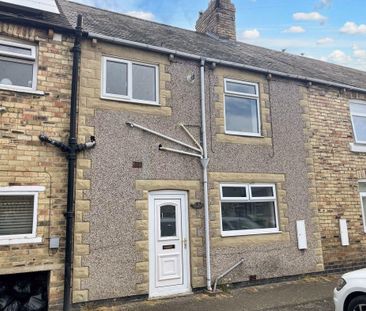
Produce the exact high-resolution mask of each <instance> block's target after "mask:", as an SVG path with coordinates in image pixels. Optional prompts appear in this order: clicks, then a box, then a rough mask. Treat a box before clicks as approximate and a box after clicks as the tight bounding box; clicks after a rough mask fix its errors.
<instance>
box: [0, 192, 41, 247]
mask: <svg viewBox="0 0 366 311" xmlns="http://www.w3.org/2000/svg"><path fill="white" fill-rule="evenodd" d="M44 189H45V188H44V187H40V186H14V187H0V245H10V244H22V243H40V242H42V238H40V237H37V210H38V194H39V192H41V191H44Z"/></svg>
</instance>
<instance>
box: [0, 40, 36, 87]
mask: <svg viewBox="0 0 366 311" xmlns="http://www.w3.org/2000/svg"><path fill="white" fill-rule="evenodd" d="M0 44H3V45H8V46H13V47H18V48H24V49H29V50H30V51H31V55H24V54H20V53H16V52H7V51H2V50H1V49H0V60H4V61H9V62H13V63H20V64H28V65H32V66H33V73H32V87H27V86H21V85H7V84H0V89H6V90H14V91H25V92H27V91H36V90H37V74H38V64H37V48H36V46H34V45H28V44H23V43H18V42H13V41H7V40H3V39H1V38H0Z"/></svg>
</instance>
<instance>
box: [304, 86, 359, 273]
mask: <svg viewBox="0 0 366 311" xmlns="http://www.w3.org/2000/svg"><path fill="white" fill-rule="evenodd" d="M307 94H308V95H307V96H308V98H307V100H308V115H309V122H310V123H309V125H310V131H309V134H310V140H309V142H310V144H311V147H312V154H313V169H314V181H315V195H316V201H317V207H318V214H319V224H320V226H321V241H322V246H323V256H324V264H325V269H332V270H333V269H339V268H347V267H348V268H357V267H364V266H365V264H366V255H365V245H366V237H365V233H364V229H363V222H362V213H361V202H360V198H359V190H358V181H359V180H360V179H364V178H365V176H366V175H365V169H366V155H365V154H364V153H353V152H351V151H350V145H349V144H350V143H353V142H354V138H353V133H352V124H351V117H350V112H349V99H351V98H357V99H359V100H366V95H365V94H356V93H350V92H344V91H340V90H337V89H332V88H325V87H322V88H320V87H312V88H310V89H309V90H308V92H307ZM341 218H343V219H346V220H347V224H348V231H349V238H350V245H349V246H341V241H340V231H339V219H341Z"/></svg>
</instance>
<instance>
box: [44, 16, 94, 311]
mask: <svg viewBox="0 0 366 311" xmlns="http://www.w3.org/2000/svg"><path fill="white" fill-rule="evenodd" d="M82 21H83V19H82V16H81V15H78V19H77V26H76V29H75V30H74V34H75V41H74V47H73V48H72V50H71V51H72V52H73V64H72V81H71V103H70V136H69V143H68V145H66V144H65V143H63V142H60V141H56V140H52V139H50V138H48V137H47V136H46V135H39V139H40V140H41V141H42V142H45V143H48V144H51V145H53V146H55V147H57V148H59V149H60V150H61V151H63V152H65V153H66V155H67V159H68V179H67V208H66V213H65V217H66V242H65V280H64V306H63V310H64V311H70V310H71V303H72V302H71V276H72V257H73V256H72V254H73V236H74V214H75V212H74V198H75V189H74V185H75V164H76V159H77V153H78V152H80V151H83V150H87V149H90V148H93V147H94V146H95V144H96V143H95V138H94V137H93V136H92V137H90V140H91V141H90V142H88V143H86V144H78V143H77V137H76V127H77V104H78V101H77V99H78V98H77V96H78V83H79V64H80V55H81V40H82V38H83V31H82Z"/></svg>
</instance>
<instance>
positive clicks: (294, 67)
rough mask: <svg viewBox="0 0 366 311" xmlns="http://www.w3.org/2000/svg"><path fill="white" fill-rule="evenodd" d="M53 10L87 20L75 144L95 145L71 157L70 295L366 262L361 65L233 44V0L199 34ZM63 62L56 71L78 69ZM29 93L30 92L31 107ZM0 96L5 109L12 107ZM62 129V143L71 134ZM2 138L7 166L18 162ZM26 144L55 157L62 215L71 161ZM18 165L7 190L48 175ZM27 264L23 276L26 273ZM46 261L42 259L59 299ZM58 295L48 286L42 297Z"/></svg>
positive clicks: (209, 15)
mask: <svg viewBox="0 0 366 311" xmlns="http://www.w3.org/2000/svg"><path fill="white" fill-rule="evenodd" d="M57 3H58V9H59V11H60V14H61V16H62V17H63V18H65V19H67V23H68V25H70V27H71V28H72V27H75V26H76V20H77V16H78V15H81V16H82V17H83V25H82V27H83V31H84V32H85V33H84V35H85V37H84V39H83V41H82V44H81V63H80V68H79V93H78V137H77V138H78V141H79V142H81V143H84V142H86V141H87V140H88V139H89V137H90V136H95V137H96V140H97V145H96V147H95V148H94V149H93V150H90V151H87V152H83V153H80V154H79V155H78V159H77V165H76V181H75V222H74V244H73V246H74V247H73V269H72V272H73V278H72V301H73V303H84V302H91V301H96V300H105V299H113V298H119V297H130V296H142V297H150V298H155V297H161V296H169V295H178V294H183V293H189V292H191V291H192V290H194V289H197V288H204V287H208V288H210V287H211V286H212V285H213V283H214V281H215V279H216V278H217V277H218V276H219V275H221V274H222V273H224V272H226V271H227V270H228V269H229V268H231V267H232V266H233V265H235V264H237V263H240V264H239V265H238V266H237V267H236V268H235V269H234V270H233V271H232V272H230V273H229V274H227V275H226V276H225V277H224V278H223V279H222V280H220V282H221V283H222V282H224V283H225V282H226V283H237V282H250V280H266V279H272V278H280V277H286V276H293V275H301V274H307V273H313V272H321V271H333V270H335V269H353V268H357V267H364V266H365V265H366V255H365V243H366V236H365V231H366V219H365V218H364V217H366V214H365V215H364V213H365V212H366V210H364V206H365V209H366V173H365V170H366V156H365V152H366V137H365V134H364V133H363V128H364V124H365V122H366V120H365V115H366V73H365V72H362V71H358V70H354V69H350V68H346V67H341V66H337V65H333V64H328V63H324V62H320V61H316V60H312V59H308V58H305V57H300V56H294V55H290V54H287V53H281V52H276V51H271V50H268V49H264V48H260V47H255V46H252V45H247V44H244V43H240V42H237V41H236V31H235V7H234V5H233V4H232V3H231V1H230V0H221V1H220V0H215V1H211V2H210V4H209V7H208V9H207V10H206V11H205V12H203V13H201V14H200V16H199V19H198V21H197V25H196V29H197V31H196V32H194V31H188V30H183V29H179V28H175V27H171V26H167V25H163V24H158V23H154V22H149V21H145V20H141V19H136V18H133V17H129V16H126V15H123V14H118V13H113V12H110V11H104V10H100V9H96V8H93V7H89V6H85V5H81V4H76V3H73V2H68V1H65V0H58V1H57ZM16 33H19V32H16ZM3 34H4V33H3V32H2V35H3ZM43 35H45V36H46V35H47V33H44V34H43ZM47 38H48V39H47ZM47 38H45V40H46V41H47V40H51V39H50V38H49V37H47ZM65 40H66V39H65ZM46 41H45V42H46ZM41 42H42V41H40V43H39V44H40V47H39V52H40V54H39V55H41V52H42V51H45V50H44V49H43V48H42V49H41ZM67 42H68V41H67ZM70 42H72V41H70ZM48 44H51V43H49V42H48ZM57 44H59V43H57ZM71 45H72V44H71ZM71 45H70V46H68V48H70V47H71ZM47 46H48V45H47ZM64 46H67V44H66V42H65V43H64ZM0 47H1V45H0ZM49 48H53V47H52V46H49ZM60 49H61V47H58V46H57V47H54V49H53V50H52V51H53V52H49V53H48V54H47V55H48V56H49V57H50V56H51V55H55V54H57V53H58V52H59V51H60ZM65 53H66V52H65ZM65 55H66V54H65ZM55 59H58V57H57V58H56V57H55ZM65 61H66V60H65ZM69 62H70V59H68V62H67V61H66V63H65V66H66V65H67V64H68V66H69V67H67V66H66V67H63V70H69V74H70V75H71V65H70V63H69ZM39 72H40V73H41V67H40V68H39ZM49 72H53V71H52V70H49ZM49 74H50V73H49ZM39 80H40V81H43V78H42V77H40V78H39ZM64 82H65V83H66V82H70V83H71V81H70V80H68V81H66V80H65V81H64ZM66 84H67V83H66ZM41 86H42V83H40V87H41ZM60 90H61V88H60ZM45 91H47V90H45ZM68 91H69V89H68V88H66V89H65V91H64V92H63V91H62V93H64V94H65V95H64V96H66V97H65V100H66V99H67V96H68V94H69V93H68ZM6 92H8V91H6ZM60 92H61V91H60ZM6 94H8V93H6ZM11 94H13V96H15V97H16V98H18V97H19V96H20V95H18V93H17V92H15V91H14V92H12V93H11ZM11 94H10V95H9V96H11ZM14 94H15V95H14ZM51 94H53V93H51ZM55 94H56V93H55ZM2 98H3V97H2ZM22 98H23V97H22ZM42 100H43V101H44V99H43V97H42ZM38 101H39V100H38V99H35V98H29V104H30V105H31V106H32V107H34V106H33V104H34V105H38V106H39V105H41V104H40V103H38ZM3 102H4V103H8V106H9V105H10V106H9V108H11V109H12V107H13V106H11V103H12V102H13V101H12V100H9V101H6V100H3V99H2V102H1V103H3ZM57 103H58V102H55V104H57ZM58 105H61V104H60V103H58ZM3 106H6V105H4V104H3ZM38 106H37V107H38ZM21 107H23V106H21ZM57 107H58V108H60V107H59V106H57ZM202 107H203V109H202ZM24 109H28V108H27V107H24ZM29 109H33V108H29ZM37 109H38V110H37V111H38V112H37V113H39V114H41V111H44V110H42V108H41V107H38V108H37ZM60 109H61V108H60ZM62 109H67V108H66V107H64V108H62ZM50 110H51V111H54V110H53V109H50ZM27 111H28V110H27ZM65 113H66V114H67V113H68V111H65ZM63 115H64V114H63ZM6 117H9V118H10V117H11V116H9V115H7V113H5V114H2V116H1V117H0V120H2V121H3V122H5V123H6V122H7V121H6V120H5V119H4V118H6ZM20 119H25V117H24V118H23V117H20ZM19 122H21V120H19ZM5 123H4V124H5ZM43 123H44V122H43ZM43 123H42V124H43ZM1 126H2V127H3V124H2V125H1ZM35 126H37V124H36V125H35ZM44 126H45V125H44ZM38 129H40V130H42V128H36V130H37V132H38ZM57 133H58V132H55V133H54V134H53V135H54V136H56V138H58V139H60V140H61V139H62V138H63V136H62V135H66V136H67V134H68V132H67V128H66V127H65V129H63V130H62V133H63V134H62V135H61V134H60V135H58V134H57ZM15 134H17V135H18V134H19V133H15ZM15 134H14V135H15ZM35 135H36V134H34V135H33V136H32V137H33V138H32V141H33V140H36V138H37V137H36V136H35ZM51 135H52V133H50V136H51ZM22 137H23V136H22ZM3 139H4V138H3ZM65 139H66V138H65ZM4 142H5V143H6V144H8V143H10V142H8V140H7V138H6V137H5V140H4ZM17 143H19V142H18V141H15V140H14V141H13V144H14V146H17ZM27 145H29V144H27ZM4 146H6V148H2V149H1V150H0V153H1V154H4V156H1V161H2V162H1V165H3V161H4V160H5V161H13V158H12V157H13V156H12V152H13V151H11V149H12V147H11V146H7V145H4ZM32 148H33V149H34V150H37V151H38V150H41V148H42V150H44V149H45V148H47V149H46V150H47V151H48V152H50V153H52V154H53V155H55V157H57V160H52V161H51V160H50V163H49V164H47V165H46V164H45V166H46V167H47V170H44V171H45V172H46V171H47V172H48V171H50V172H51V171H52V166H54V165H56V166H58V165H60V171H58V172H59V173H60V174H61V170H63V171H62V174H63V175H62V178H61V177H60V180H62V181H64V183H63V184H60V185H59V186H60V187H61V188H60V189H64V192H63V191H62V190H60V194H61V193H63V195H64V196H62V197H61V196H60V197H57V198H56V197H54V198H53V200H54V203H55V204H56V201H57V203H59V204H60V208H61V209H60V211H61V210H62V208H63V207H64V204H65V202H64V201H63V200H65V196H66V190H65V189H66V184H65V183H66V161H65V158H64V157H63V155H62V154H59V153H58V152H57V150H55V149H52V147H45V146H43V145H40V143H39V142H37V143H36V142H34V146H33V145H32ZM18 149H19V148H18ZM20 149H21V148H20ZM33 149H32V150H33ZM27 150H28V149H27ZM39 152H40V151H39ZM39 154H40V156H43V154H41V152H40V153H39ZM6 156H9V159H7V158H6ZM22 156H24V157H26V155H25V154H24V155H22ZM44 156H45V157H48V156H46V155H44ZM19 159H20V158H19ZM19 161H26V159H25V158H24V160H19ZM43 162H44V161H43ZM43 162H42V163H43ZM10 164H14V170H12V172H16V171H17V170H18V169H17V167H18V166H17V165H15V164H17V163H15V162H14V163H13V162H11V163H9V164H6V163H5V164H4V165H5V166H6V167H8V168H9V167H10V166H9V165H10ZM18 164H20V163H18ZM24 164H25V165H26V164H27V163H24ZM29 165H30V164H29ZM29 165H28V164H27V167H28V166H29ZM61 166H62V167H63V168H62V169H61ZM0 167H1V168H3V167H2V166H0ZM19 167H20V166H19ZM29 167H31V166H29ZM38 168H39V166H37V169H38ZM37 169H35V170H37ZM42 172H43V171H42ZM0 173H1V171H0ZM7 174H8V173H7ZM11 174H12V173H11ZM11 174H8V175H5V177H4V178H5V179H4V178H2V179H0V181H1V186H4V187H9V186H11V184H13V183H14V182H17V185H19V186H26V185H28V184H29V185H35V184H36V183H37V185H39V186H42V185H43V184H46V183H47V182H48V179H47V178H48V175H47V176H46V175H45V177H44V178H45V181H42V180H40V181H39V182H38V179H35V178H36V177H34V176H28V175H27V174H26V175H27V179H26V180H23V179H21V177H19V178H18V179H16V180H15V181H10V180H8V179H7V178H8V176H9V175H11ZM34 174H36V175H37V176H38V175H39V174H41V172H38V171H37V172H35V173H34ZM42 174H43V173H42ZM0 176H1V175H0ZM22 176H23V175H22ZM42 176H43V175H42ZM60 176H61V175H60ZM51 177H52V176H51ZM206 177H207V179H206ZM57 180H58V179H57ZM57 187H58V186H57V185H56V184H55V185H54V186H53V187H52V189H53V190H52V191H56V189H58V188H57ZM1 189H2V188H1V187H0V190H1ZM4 189H5V188H4ZM37 189H40V188H37ZM43 191H45V192H47V191H51V189H48V188H47V186H45V188H44V190H43V188H42V192H41V193H40V194H39V197H40V201H39V202H40V204H43V205H44V212H42V214H41V215H43V216H42V217H45V218H47V217H48V216H47V215H48V214H47V212H49V211H50V209H51V207H50V206H48V207H47V206H46V204H48V203H47V202H48V201H47V200H46V196H44V194H42V193H43ZM47 199H49V195H47ZM46 201H47V202H46ZM43 205H42V206H43ZM42 208H43V207H42ZM42 208H41V209H42ZM46 216H47V217H46ZM51 216H52V217H54V218H53V220H51V222H52V221H56V222H57V224H59V225H60V228H64V223H63V220H60V219H59V217H58V216H55V215H53V214H52V213H51ZM40 217H41V216H40ZM42 221H43V218H42ZM45 221H50V220H46V219H45ZM41 223H43V222H38V228H39V229H38V230H39V232H43V231H42V230H43V229H42V228H41V227H40V226H41ZM45 234H46V233H45ZM51 235H52V234H51ZM58 235H59V236H60V237H61V245H63V243H64V233H62V232H58ZM47 236H50V233H47ZM35 245H36V244H32V243H28V244H25V245H23V246H20V247H18V248H17V247H13V246H10V247H9V246H4V247H5V248H6V249H4V252H3V250H1V251H2V252H3V254H4V255H3V254H2V255H1V258H0V259H1V261H0V263H1V267H2V270H1V273H2V274H12V273H17V272H19V271H20V270H16V271H15V270H14V269H15V268H13V266H14V265H13V264H10V261H9V258H12V256H13V257H14V256H18V255H17V254H18V253H19V252H20V251H23V252H28V253H29V254H30V253H32V251H33V250H34V249H35ZM41 245H42V244H41ZM46 251H47V252H48V254H49V255H48V256H51V255H52V252H53V251H52V250H48V248H47V247H46V248H45V249H43V250H40V251H39V253H42V252H46ZM17 252H18V253H17ZM19 254H20V253H19ZM21 254H23V253H21ZM50 254H51V255H50ZM60 254H61V255H63V252H62V249H61V252H60ZM207 254H209V256H207ZM46 255H47V254H46ZM19 256H23V255H19ZM19 256H18V257H19ZM18 257H17V258H18ZM7 261H9V263H8V264H6V263H5V264H3V262H7ZM11 261H12V262H14V260H11ZM44 261H45V264H48V263H49V261H50V260H48V259H44ZM62 263H63V261H62V259H60V260H59V261H57V264H60V265H61V266H60V267H62ZM22 264H24V267H23V268H22V270H21V271H22V272H28V270H29V267H31V266H33V264H32V263H31V262H30V261H29V262H28V261H27V262H25V261H24V260H22ZM52 269H54V268H50V267H48V266H47V267H46V266H45V267H43V271H51V276H50V282H51V283H50V288H59V289H53V291H55V292H57V293H58V295H59V296H60V295H61V294H60V293H62V290H61V288H60V287H62V284H63V282H62V280H59V279H58V278H57V277H56V276H54V277H53V274H52ZM60 269H61V268H60ZM62 269H63V268H62ZM62 269H61V270H60V271H62ZM29 271H30V270H29ZM60 273H62V272H60ZM60 275H61V276H62V274H60ZM52 284H54V285H52ZM57 286H58V287H57ZM59 298H60V297H58V299H55V301H56V302H58V303H59V302H60V299H59ZM56 302H55V303H54V302H53V301H51V295H50V301H49V305H50V306H51V307H52V308H55V309H57V308H59V307H60V305H57V303H56Z"/></svg>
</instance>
